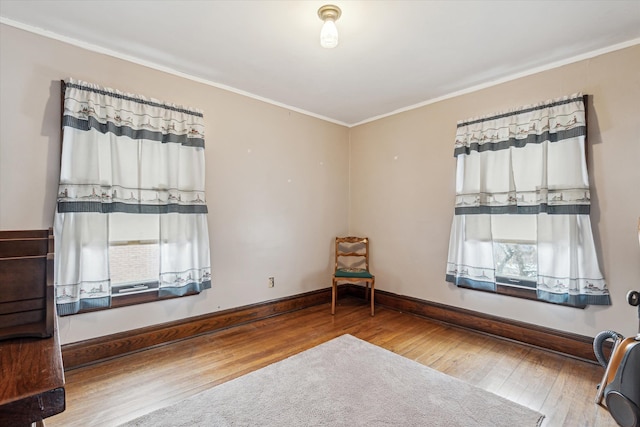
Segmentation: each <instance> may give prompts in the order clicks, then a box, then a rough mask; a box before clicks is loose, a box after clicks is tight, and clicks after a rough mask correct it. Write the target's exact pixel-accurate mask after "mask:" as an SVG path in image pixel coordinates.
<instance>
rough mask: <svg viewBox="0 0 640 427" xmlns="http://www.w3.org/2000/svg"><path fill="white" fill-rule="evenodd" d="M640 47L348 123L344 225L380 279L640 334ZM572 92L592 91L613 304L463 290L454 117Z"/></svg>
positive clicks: (523, 315) (451, 300)
mask: <svg viewBox="0 0 640 427" xmlns="http://www.w3.org/2000/svg"><path fill="white" fill-rule="evenodd" d="M638 70H640V46H638V45H636V46H634V47H630V48H627V49H623V50H619V51H615V52H612V53H608V54H604V55H601V56H598V57H595V58H592V59H589V60H584V61H580V62H577V63H574V64H570V65H566V66H563V67H560V68H556V69H553V70H550V71H545V72H541V73H539V74H535V75H531V76H528V77H525V78H521V79H517V80H514V81H511V82H508V83H503V84H500V85H497V86H493V87H491V88H488V89H484V90H479V91H477V92H474V93H470V94H467V95H462V96H458V97H455V98H451V99H448V100H445V101H441V102H437V103H434V104H431V105H428V106H425V107H422V108H419V109H416V110H412V111H409V112H405V113H402V114H397V115H394V116H391V117H387V118H384V119H381V120H377V121H375V122H372V123H368V124H364V125H361V126H358V127H355V128H353V129H352V130H351V136H350V139H351V153H350V159H351V203H350V213H349V229H350V231H351V232H353V233H356V234H367V235H369V236H370V238H371V250H372V260H371V264H372V268H373V270H374V273H375V274H376V287H377V288H379V289H384V290H388V291H390V292H394V293H397V294H402V295H409V296H412V297H416V298H421V299H425V300H429V301H436V302H439V303H444V304H448V305H453V306H456V307H461V308H465V309H470V310H476V311H480V312H485V313H489V314H493V315H496V316H501V317H506V318H509V319H515V320H520V321H524V322H528V323H533V324H536V325H541V326H545V327H550V328H556V329H560V330H564V331H568V332H574V333H579V334H584V335H590V336H593V335H595V334H597V333H598V332H599V331H601V330H604V329H614V330H617V331H619V332H620V333H623V334H625V335H627V336H628V335H632V334H635V333H637V332H638V312H637V309H636V308H634V307H631V306H629V305H628V304H627V303H626V298H625V295H626V293H627V291H628V290H631V289H637V290H640V246H639V245H638V235H637V231H636V230H637V223H638V217H639V216H640V72H639V71H638ZM576 92H583V93H584V94H587V95H590V101H589V105H588V132H589V141H588V156H589V165H588V166H589V170H590V182H591V189H592V211H591V220H592V224H593V227H594V235H595V240H596V246H597V248H598V251H599V256H600V264H601V268H602V270H603V273H604V274H605V278H606V279H607V281H608V285H609V289H610V292H611V296H612V300H613V305H612V306H610V307H596V306H590V307H588V308H586V309H585V310H579V309H574V308H567V307H561V306H556V305H552V304H545V303H540V302H534V301H527V300H521V299H516V298H511V297H506V296H500V295H495V294H489V293H483V292H478V291H472V290H465V289H458V288H456V287H455V286H452V285H450V284H448V283H446V282H445V281H444V276H445V267H446V259H447V249H448V244H449V229H450V224H451V220H452V215H453V205H454V191H455V190H454V183H455V176H454V168H455V160H454V157H453V141H454V136H455V131H456V122H457V121H458V120H461V119H467V118H470V117H477V116H482V115H486V114H491V113H495V112H500V111H505V110H508V109H511V108H515V107H518V106H522V105H527V104H532V103H536V102H539V101H544V100H546V99H551V98H557V97H560V96H563V95H569V94H572V93H576Z"/></svg>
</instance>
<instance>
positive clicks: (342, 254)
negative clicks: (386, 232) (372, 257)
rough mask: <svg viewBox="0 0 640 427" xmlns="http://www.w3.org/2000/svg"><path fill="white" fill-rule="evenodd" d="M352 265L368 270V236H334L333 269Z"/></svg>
mask: <svg viewBox="0 0 640 427" xmlns="http://www.w3.org/2000/svg"><path fill="white" fill-rule="evenodd" d="M344 267H352V268H364V269H365V270H367V271H369V238H368V237H355V236H347V237H336V264H335V269H336V270H338V268H344Z"/></svg>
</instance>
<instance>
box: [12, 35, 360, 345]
mask: <svg viewBox="0 0 640 427" xmlns="http://www.w3.org/2000/svg"><path fill="white" fill-rule="evenodd" d="M66 77H74V78H77V79H82V80H86V81H90V82H95V83H98V84H101V85H103V86H108V87H113V88H117V89H119V90H122V91H125V92H132V93H137V94H142V95H145V96H148V97H153V98H156V99H161V100H164V101H168V102H173V103H176V104H181V105H186V106H191V107H196V108H200V109H202V110H204V114H205V125H206V131H207V139H206V150H205V153H206V165H207V175H206V180H207V182H206V185H207V188H206V191H207V199H208V207H209V233H210V241H211V253H212V266H213V288H212V289H211V290H208V291H206V292H203V293H202V294H201V295H198V296H194V297H189V298H182V299H178V300H171V301H163V302H160V303H153V304H144V305H140V306H135V307H125V308H119V309H114V310H107V311H102V312H96V313H87V314H81V315H76V316H68V317H63V318H61V319H60V331H61V339H62V342H63V343H68V342H75V341H79V340H83V339H87V338H92V337H96V336H101V335H106V334H110V333H115V332H120V331H124V330H129V329H134V328H138V327H143V326H146V325H150V324H154V323H162V322H167V321H172V320H177V319H181V318H185V317H189V316H195V315H199V314H204V313H210V312H214V311H217V310H223V309H228V308H232V307H238V306H242V305H246V304H252V303H256V302H261V301H266V300H271V299H276V298H282V297H284V296H288V295H294V294H299V293H303V292H307V291H311V290H315V289H320V288H326V287H328V286H329V283H330V281H329V278H330V275H331V271H332V270H331V269H332V264H331V261H330V256H331V250H332V247H333V246H332V244H333V239H334V237H335V236H336V235H338V234H343V233H346V232H347V218H348V185H347V183H348V180H349V178H348V173H349V169H348V168H349V164H348V150H349V140H348V138H349V129H348V128H346V127H343V126H339V125H335V124H331V123H328V122H326V121H323V120H318V119H315V118H311V117H309V116H306V115H302V114H299V113H295V112H292V111H289V110H287V109H284V108H279V107H276V106H273V105H270V104H266V103H264V102H260V101H256V100H254V99H251V98H247V97H244V96H240V95H237V94H234V93H231V92H228V91H224V90H220V89H217V88H214V87H211V86H207V85H204V84H201V83H196V82H193V81H191V80H187V79H184V78H180V77H176V76H173V75H169V74H166V73H163V72H160V71H156V70H153V69H149V68H146V67H143V66H140V65H136V64H132V63H129V62H126V61H122V60H119V59H116V58H113V57H110V56H106V55H101V54H97V53H94V52H90V51H87V50H83V49H80V48H77V47H74V46H71V45H68V44H65V43H61V42H58V41H55V40H51V39H48V38H45V37H41V36H38V35H35V34H31V33H29V32H25V31H22V30H19V29H16V28H13V27H10V26H6V25H0V93H1V94H2V96H1V98H0V123H1V126H0V229H3V230H12V229H29V228H48V227H50V226H51V225H52V224H53V213H54V208H55V195H56V192H57V184H56V181H57V180H58V174H59V163H58V162H59V160H58V159H59V153H60V140H59V138H60V83H59V81H60V80H61V79H64V78H66ZM269 276H273V277H275V283H276V285H275V287H274V288H268V287H267V280H268V277H269Z"/></svg>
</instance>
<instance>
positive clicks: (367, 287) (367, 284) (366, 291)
mask: <svg viewBox="0 0 640 427" xmlns="http://www.w3.org/2000/svg"><path fill="white" fill-rule="evenodd" d="M364 285H365V286H364V300H365V301H369V282H364Z"/></svg>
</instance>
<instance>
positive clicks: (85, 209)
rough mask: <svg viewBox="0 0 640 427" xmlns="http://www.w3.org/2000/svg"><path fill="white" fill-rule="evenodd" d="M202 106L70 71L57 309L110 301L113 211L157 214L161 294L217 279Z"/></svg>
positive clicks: (63, 311) (196, 287)
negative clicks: (153, 96)
mask: <svg viewBox="0 0 640 427" xmlns="http://www.w3.org/2000/svg"><path fill="white" fill-rule="evenodd" d="M204 175H205V168H204V120H203V114H202V112H201V111H199V110H197V109H191V108H185V107H181V106H177V105H172V104H166V103H163V102H161V101H157V100H155V99H149V98H145V97H143V96H140V95H132V94H127V93H122V92H119V91H117V90H113V89H109V88H103V87H100V86H98V85H95V84H91V83H86V82H82V81H76V80H73V79H68V81H67V82H66V85H65V95H64V112H63V144H62V161H61V171H60V185H59V193H58V202H57V209H56V216H55V225H54V233H55V243H56V249H55V253H56V268H55V277H56V279H55V283H56V298H57V304H58V313H60V314H71V313H77V312H78V311H82V310H85V309H91V308H100V307H109V306H110V304H111V281H110V277H109V251H108V249H109V227H110V224H111V222H112V221H111V217H112V215H113V214H116V213H117V214H118V215H123V214H125V215H139V214H146V215H157V216H158V217H159V221H158V224H159V226H158V229H157V241H158V242H159V246H160V251H159V252H160V260H159V266H160V267H159V271H158V282H159V289H160V291H159V295H160V296H166V295H178V296H179V295H184V294H186V293H192V292H200V291H201V290H203V289H206V288H209V287H210V286H211V269H210V257H209V234H208V230H207V219H206V215H207V206H206V201H205V192H204Z"/></svg>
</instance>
